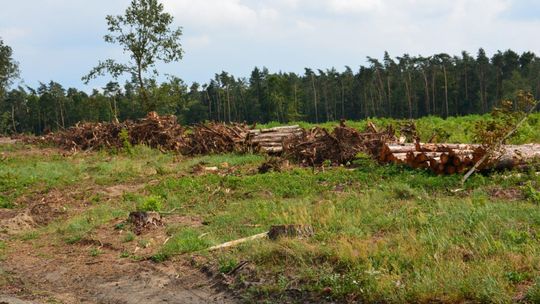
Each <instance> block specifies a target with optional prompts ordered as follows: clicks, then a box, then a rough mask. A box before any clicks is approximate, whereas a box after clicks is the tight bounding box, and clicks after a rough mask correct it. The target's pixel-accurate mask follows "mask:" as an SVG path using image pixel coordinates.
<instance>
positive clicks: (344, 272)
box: [0, 114, 540, 303]
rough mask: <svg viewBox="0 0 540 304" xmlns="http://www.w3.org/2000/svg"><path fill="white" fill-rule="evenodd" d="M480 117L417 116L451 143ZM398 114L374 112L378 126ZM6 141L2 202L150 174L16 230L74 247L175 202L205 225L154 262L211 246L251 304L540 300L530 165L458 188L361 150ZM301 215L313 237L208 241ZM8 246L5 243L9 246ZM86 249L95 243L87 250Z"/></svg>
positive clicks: (425, 132) (174, 229)
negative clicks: (121, 190) (254, 151)
mask: <svg viewBox="0 0 540 304" xmlns="http://www.w3.org/2000/svg"><path fill="white" fill-rule="evenodd" d="M539 118H540V116H539V115H538V114H535V115H534V116H533V119H531V120H530V125H529V126H527V127H526V128H525V129H523V130H521V131H520V133H519V136H518V137H517V138H516V139H515V142H525V141H531V142H540V134H539V133H540V132H539V131H538V130H540V126H539V125H538V122H539ZM477 119H480V118H479V117H474V116H471V117H463V118H449V119H447V120H442V119H439V118H432V117H428V118H424V119H421V120H419V121H418V122H417V125H418V128H419V130H420V132H421V134H422V136H424V137H429V136H430V135H431V132H432V130H433V129H434V126H435V127H438V128H445V129H448V130H452V134H450V137H449V138H450V141H456V142H469V141H471V134H470V130H471V129H470V128H471V126H473V125H474V122H475V121H476V120H477ZM390 122H392V121H391V120H376V123H377V124H378V125H381V126H383V125H385V124H386V123H390ZM364 124H365V122H354V123H350V125H353V126H354V127H357V128H362V127H363V125H364ZM332 125H333V124H326V125H325V126H327V127H330V126H332ZM534 128H536V129H534ZM1 149H2V151H6V153H7V155H8V158H7V159H5V160H3V163H2V166H0V177H1V179H0V195H1V196H0V198H2V200H0V203H2V202H3V204H11V205H14V204H15V202H16V201H17V199H20V198H22V197H26V196H28V195H33V194H36V193H38V192H44V193H46V192H47V191H49V190H50V189H57V190H59V191H69V190H70V189H71V188H72V187H79V186H80V185H89V186H95V187H98V188H99V187H101V188H106V187H108V186H111V185H118V184H130V183H144V184H145V187H143V188H141V189H140V190H136V191H131V192H128V193H125V194H124V195H123V196H122V197H116V198H114V199H108V198H107V197H106V196H104V195H101V194H97V193H89V194H88V195H87V196H84V197H82V198H81V199H83V200H85V201H86V202H88V205H87V207H86V208H85V209H84V210H82V211H81V212H77V213H76V214H74V215H72V216H70V217H69V218H67V219H59V220H57V221H55V222H53V223H51V224H50V225H48V226H47V227H44V228H41V229H38V230H36V231H31V232H27V233H25V234H22V235H21V236H19V237H18V240H22V241H27V240H39V239H41V238H46V237H56V238H58V239H60V240H61V242H60V243H59V245H58V246H70V244H72V243H76V242H79V241H81V240H83V239H84V238H87V237H88V236H91V235H92V234H93V233H96V228H98V227H107V228H109V229H114V227H113V226H114V225H113V224H111V223H113V222H115V223H117V222H118V220H119V219H125V218H126V217H127V215H128V213H129V212H130V211H134V210H137V209H140V210H158V211H164V214H165V215H164V216H168V211H171V210H172V211H174V212H175V213H179V214H180V215H182V216H186V217H192V218H196V219H199V220H200V221H201V223H202V225H195V226H191V225H189V224H184V223H182V222H179V223H173V224H171V225H170V226H169V227H166V231H167V233H168V234H169V237H170V238H169V239H168V241H167V242H166V243H165V244H164V245H163V246H162V247H161V248H159V249H158V251H157V253H155V254H154V255H153V256H151V258H152V259H153V260H154V261H156V262H160V261H164V260H166V259H171V258H179V259H182V258H184V257H189V256H190V255H202V256H206V257H208V258H209V260H210V261H213V263H215V265H216V267H217V269H218V270H219V271H220V272H222V273H228V272H230V271H231V270H233V269H234V268H235V267H236V266H237V265H238V263H240V262H241V261H249V262H250V264H251V265H252V266H254V270H253V271H254V272H253V273H252V274H251V275H252V276H255V277H258V278H262V279H263V280H262V282H263V283H262V284H259V285H255V287H250V288H249V289H248V290H247V291H246V292H247V293H245V295H246V297H247V298H246V299H247V301H248V302H258V301H260V302H263V301H266V302H269V303H272V302H282V301H286V300H287V299H286V295H287V294H288V292H289V291H290V290H291V289H293V290H296V289H299V290H300V291H301V292H302V294H304V295H314V296H315V297H316V298H317V299H323V298H324V299H328V300H331V301H336V302H343V301H358V302H368V303H371V302H379V303H387V302H388V303H403V302H410V303H418V302H422V303H428V302H446V303H455V302H497V303H507V302H512V301H513V299H514V298H515V297H516V296H517V295H519V294H520V293H521V294H522V295H523V297H524V299H525V300H526V301H529V302H531V303H535V302H538V301H540V287H539V286H540V280H539V279H538V278H539V277H540V247H539V246H538V242H539V241H540V239H539V235H540V206H539V205H538V204H539V202H538V197H539V195H538V193H540V176H538V175H536V174H534V173H531V174H527V173H523V174H514V173H511V172H503V173H496V174H493V175H490V176H483V175H474V176H472V178H471V179H469V180H468V181H467V184H466V185H465V186H461V184H460V176H435V175H433V174H431V173H430V172H427V171H422V170H411V169H407V168H403V167H398V166H390V165H388V166H381V165H379V164H376V163H375V162H373V161H371V160H369V159H365V158H364V159H359V160H357V161H355V166H354V167H353V168H340V167H338V168H327V169H325V170H324V171H313V170H312V169H311V168H293V169H291V170H289V171H285V172H272V173H268V174H257V173H256V170H254V169H255V168H256V167H257V166H258V165H260V164H261V163H262V162H263V161H264V157H262V156H259V155H251V154H248V155H236V154H227V155H211V156H201V157H194V158H183V157H178V156H174V155H170V154H162V153H159V152H157V151H154V150H151V149H148V148H144V147H133V148H132V149H131V150H130V153H114V154H111V153H105V152H98V153H88V154H76V155H73V156H68V157H62V156H56V155H40V154H39V153H38V154H31V155H24V153H23V149H24V147H20V146H17V147H15V146H13V147H10V148H8V147H1ZM201 163H202V164H205V165H207V166H218V167H222V168H223V169H221V174H202V175H194V174H191V170H192V168H193V166H195V165H197V164H201ZM224 163H227V166H225V165H224ZM4 164H5V166H4ZM224 167H228V168H227V169H225V168H224ZM458 188H462V190H461V191H455V190H456V189H458ZM494 189H496V190H500V189H518V190H519V192H521V193H522V194H523V196H522V197H518V198H517V199H516V200H511V201H508V200H505V199H503V198H500V197H496V196H493V195H492V194H491V193H492V192H493V190H494ZM6 202H7V203H6ZM171 216H173V215H171ZM296 223H298V224H310V225H312V226H313V227H314V229H315V232H316V233H315V236H314V237H312V238H310V239H303V240H300V239H282V240H279V241H270V240H266V239H262V240H256V241H253V242H247V243H243V244H241V245H239V246H237V247H234V248H230V249H227V250H223V251H217V252H213V253H208V252H207V251H206V250H205V249H207V248H209V247H210V246H213V245H217V244H220V243H223V242H226V241H230V240H234V239H238V238H242V237H246V236H250V235H254V234H258V233H261V232H264V231H267V229H268V228H269V227H270V226H271V225H275V224H296ZM117 226H118V227H117V228H118V229H122V230H125V229H127V228H126V227H125V226H124V225H117ZM118 237H119V240H120V241H121V242H125V243H129V242H137V245H138V246H139V247H146V246H148V245H149V244H150V243H149V241H148V240H149V239H150V237H151V236H144V238H142V237H135V236H134V235H133V234H130V233H129V232H126V233H122V234H119V236H118ZM9 242H10V241H9V240H8V241H6V243H0V255H1V254H2V251H3V249H2V247H4V248H6V247H7V246H9ZM126 245H127V244H126ZM4 251H5V250H4ZM89 254H90V255H91V256H97V255H99V254H100V252H98V251H95V250H93V249H89ZM128 257H130V258H131V259H133V260H142V259H146V258H148V257H142V256H135V255H132V254H131V253H130V252H127V251H124V252H119V253H118V259H121V258H128ZM237 279H238V280H243V275H240V276H238V277H237ZM250 280H253V279H250ZM308 302H309V301H308Z"/></svg>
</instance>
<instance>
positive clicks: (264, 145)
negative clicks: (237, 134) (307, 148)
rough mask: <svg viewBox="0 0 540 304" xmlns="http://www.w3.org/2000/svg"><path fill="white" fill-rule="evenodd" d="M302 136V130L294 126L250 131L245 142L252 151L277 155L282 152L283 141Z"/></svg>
mask: <svg viewBox="0 0 540 304" xmlns="http://www.w3.org/2000/svg"><path fill="white" fill-rule="evenodd" d="M302 136H304V129H302V128H300V126H298V125H294V126H284V127H275V128H270V129H255V130H250V131H249V137H248V139H247V141H248V143H249V145H250V146H251V147H252V148H253V150H254V151H259V152H264V153H269V154H277V153H281V152H283V145H284V143H285V141H287V140H293V139H297V138H300V137H302Z"/></svg>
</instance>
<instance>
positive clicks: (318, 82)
mask: <svg viewBox="0 0 540 304" xmlns="http://www.w3.org/2000/svg"><path fill="white" fill-rule="evenodd" d="M0 48H1V52H0V56H1V57H2V58H0V59H1V60H0V69H2V74H3V75H6V76H3V79H1V80H0V84H1V85H0V86H1V88H0V134H13V133H33V134H43V133H47V132H50V131H55V130H59V129H64V128H67V127H70V126H72V125H74V124H76V123H77V122H79V121H87V122H102V121H114V120H119V121H123V120H126V119H136V118H140V117H144V116H145V115H146V113H147V112H149V111H157V112H158V113H159V114H174V115H176V116H177V117H178V119H179V121H180V122H181V123H182V124H194V123H198V122H203V121H220V122H248V123H254V122H258V123H267V122H271V121H277V122H280V123H289V122H293V121H307V122H312V123H323V122H328V121H336V120H339V119H348V120H359V119H364V118H367V117H391V118H405V119H413V118H419V117H424V116H441V117H449V116H462V115H468V114H483V113H487V112H489V111H491V109H492V108H493V107H494V106H496V105H497V104H498V102H500V100H503V99H512V98H513V97H514V96H513V95H514V94H516V92H517V91H518V90H525V91H529V92H532V94H533V95H534V97H535V98H537V99H538V98H539V97H540V58H539V57H538V56H537V55H536V54H534V53H532V52H524V53H522V54H518V53H517V52H515V51H512V50H506V51H498V52H496V53H495V54H493V55H492V56H491V57H490V56H488V55H487V54H486V52H485V51H484V49H479V50H478V52H477V53H476V54H474V55H471V54H470V53H468V52H465V51H463V52H462V53H461V54H460V55H454V56H452V55H449V54H435V55H432V56H429V57H423V56H411V55H408V54H404V55H402V56H398V57H392V56H391V55H390V54H389V53H388V52H385V53H384V56H383V57H382V59H377V58H372V57H368V58H367V60H366V62H367V64H366V65H362V66H360V67H357V68H353V67H349V66H346V67H345V68H344V69H343V70H342V71H339V70H338V69H336V68H330V69H326V70H321V69H311V68H305V70H304V72H303V74H297V73H293V72H281V71H280V72H271V71H269V70H268V69H267V68H264V67H262V68H260V67H255V68H254V69H253V71H252V72H251V74H250V75H249V77H239V76H234V75H231V74H230V73H228V72H226V71H222V72H220V73H216V74H215V76H214V77H213V78H212V79H210V80H209V81H208V82H206V83H204V84H200V83H196V82H194V83H192V84H188V83H186V82H184V81H183V80H182V79H180V78H178V77H174V76H169V77H168V80H167V81H164V82H161V83H158V82H157V81H156V80H155V79H152V78H145V79H144V80H143V81H144V84H145V86H146V91H145V95H148V96H146V97H147V100H149V102H147V103H144V102H143V98H141V91H140V90H139V89H138V88H139V87H140V86H139V85H138V84H137V81H136V80H135V79H134V80H132V81H126V82H125V83H123V84H122V83H119V82H116V81H111V82H109V83H108V84H107V85H106V86H105V87H103V88H101V89H94V90H93V91H92V92H90V93H87V92H84V91H81V90H79V89H77V88H65V87H64V86H62V84H60V83H57V82H55V81H49V82H44V83H40V85H39V86H38V87H36V88H32V87H29V86H23V85H20V86H18V87H13V85H12V86H11V88H10V86H9V84H12V83H13V82H14V80H15V79H16V78H17V75H18V73H19V71H18V64H17V62H16V60H15V59H14V57H15V56H14V54H13V50H12V49H11V48H10V47H9V46H7V45H5V44H4V43H3V42H1V38H0ZM8 88H9V89H8Z"/></svg>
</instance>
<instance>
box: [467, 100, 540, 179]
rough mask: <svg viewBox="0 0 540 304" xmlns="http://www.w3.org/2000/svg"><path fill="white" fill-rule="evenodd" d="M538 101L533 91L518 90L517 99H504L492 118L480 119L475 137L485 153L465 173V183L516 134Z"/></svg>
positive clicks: (494, 110)
mask: <svg viewBox="0 0 540 304" xmlns="http://www.w3.org/2000/svg"><path fill="white" fill-rule="evenodd" d="M537 105H538V101H536V100H535V99H534V97H533V95H532V94H531V93H528V92H524V91H518V93H517V97H516V100H515V101H512V100H504V101H503V102H502V105H501V107H500V108H495V109H493V111H492V113H491V116H492V119H490V120H488V121H479V122H477V123H476V126H475V139H476V140H477V141H478V142H480V143H481V144H482V148H483V149H484V151H485V153H484V156H483V157H482V158H480V160H478V161H477V162H476V163H475V165H474V166H473V167H472V168H471V169H470V170H469V171H468V172H467V174H465V176H464V177H463V179H462V183H464V182H465V181H466V180H467V179H468V178H469V177H470V176H471V175H472V174H473V173H474V172H475V171H476V170H477V169H478V168H479V167H480V166H481V165H482V164H483V163H484V162H485V161H486V160H487V159H488V158H490V157H492V156H493V155H494V154H495V153H497V152H498V151H500V149H501V148H502V146H503V145H504V144H505V143H506V141H508V139H510V138H511V137H512V136H513V135H515V134H516V131H517V130H518V129H519V128H520V127H521V126H522V125H523V124H524V123H525V121H527V118H528V117H529V115H530V114H531V113H532V112H533V111H534V109H536V106H537Z"/></svg>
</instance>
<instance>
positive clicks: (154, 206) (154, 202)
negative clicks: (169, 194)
mask: <svg viewBox="0 0 540 304" xmlns="http://www.w3.org/2000/svg"><path fill="white" fill-rule="evenodd" d="M162 209H163V199H162V198H161V197H159V196H156V195H151V196H148V197H146V198H144V199H143V200H142V202H140V203H139V204H138V206H137V210H138V211H161V210H162Z"/></svg>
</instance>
